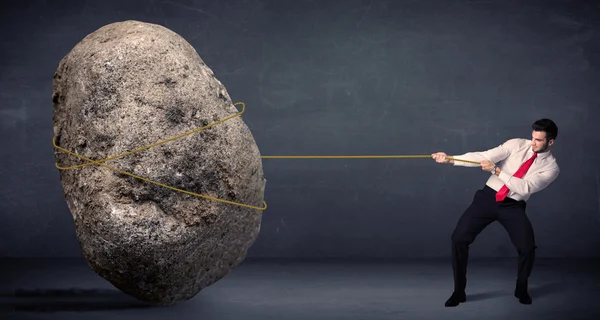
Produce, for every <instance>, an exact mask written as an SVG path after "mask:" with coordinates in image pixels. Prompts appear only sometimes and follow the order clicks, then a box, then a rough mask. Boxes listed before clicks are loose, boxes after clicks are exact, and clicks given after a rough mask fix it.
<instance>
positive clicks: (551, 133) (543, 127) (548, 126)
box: [531, 119, 558, 141]
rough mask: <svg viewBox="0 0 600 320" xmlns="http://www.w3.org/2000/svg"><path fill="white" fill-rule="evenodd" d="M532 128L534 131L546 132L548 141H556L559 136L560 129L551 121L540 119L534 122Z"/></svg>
mask: <svg viewBox="0 0 600 320" xmlns="http://www.w3.org/2000/svg"><path fill="white" fill-rule="evenodd" d="M531 128H532V129H533V131H543V132H546V140H547V141H550V140H552V139H556V136H558V127H557V126H556V123H554V121H552V120H550V119H540V120H538V121H536V122H534V123H533V125H532V126H531Z"/></svg>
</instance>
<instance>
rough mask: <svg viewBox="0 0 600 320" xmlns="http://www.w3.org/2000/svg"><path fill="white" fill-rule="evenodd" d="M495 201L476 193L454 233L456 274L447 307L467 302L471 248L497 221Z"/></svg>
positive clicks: (454, 268) (453, 251) (454, 270)
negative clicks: (482, 233)
mask: <svg viewBox="0 0 600 320" xmlns="http://www.w3.org/2000/svg"><path fill="white" fill-rule="evenodd" d="M492 201H494V199H493V198H492V197H489V196H488V195H485V194H483V193H482V192H481V191H480V190H478V191H477V192H476V193H475V196H474V197H473V202H472V203H471V205H470V206H469V207H468V208H467V210H465V212H464V213H463V214H462V216H461V217H460V219H459V220H458V222H457V224H456V227H455V229H454V232H453V233H452V237H451V239H452V270H453V272H454V293H453V294H452V296H451V297H450V298H449V299H448V301H446V306H447V307H454V306H457V305H458V304H459V303H460V302H464V301H466V294H465V289H466V286H467V263H468V260H469V246H470V245H471V244H472V243H473V241H475V238H476V237H477V235H479V233H481V231H483V229H485V227H487V226H488V225H489V224H490V223H492V222H494V221H495V220H496V212H495V211H494V207H493V202H492Z"/></svg>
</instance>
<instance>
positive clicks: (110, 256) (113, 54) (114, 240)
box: [52, 21, 266, 305]
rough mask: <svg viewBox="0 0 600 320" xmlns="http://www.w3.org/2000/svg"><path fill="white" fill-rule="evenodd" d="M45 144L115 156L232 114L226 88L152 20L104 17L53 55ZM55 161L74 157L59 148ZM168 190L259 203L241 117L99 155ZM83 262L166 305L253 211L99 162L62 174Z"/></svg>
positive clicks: (257, 218)
mask: <svg viewBox="0 0 600 320" xmlns="http://www.w3.org/2000/svg"><path fill="white" fill-rule="evenodd" d="M52 100H53V107H54V138H55V141H56V144H57V145H58V146H60V147H62V148H65V149H67V150H69V151H71V152H76V153H77V154H79V155H81V156H84V157H87V158H89V159H93V160H100V159H106V158H108V157H112V156H116V155H120V154H123V153H125V152H128V151H132V150H135V149H137V148H140V147H144V146H147V145H151V144H153V143H157V142H159V141H163V140H165V139H168V138H171V137H175V136H178V135H181V134H184V133H187V132H189V131H191V130H194V129H197V128H200V127H203V126H205V125H207V124H209V123H213V122H215V121H219V120H221V119H224V118H226V117H229V116H232V115H234V114H235V113H236V112H239V111H240V110H241V109H239V110H238V109H237V108H236V107H235V106H234V105H233V103H232V101H231V98H230V97H229V94H228V93H227V90H226V89H225V87H224V86H223V85H222V84H221V82H219V80H217V79H216V78H215V76H214V75H213V72H212V70H211V69H210V68H209V67H207V66H206V65H205V63H204V62H203V61H202V59H201V58H200V57H199V56H198V54H197V53H196V51H195V50H194V48H193V47H192V46H191V45H190V44H189V43H187V42H186V41H185V40H184V39H183V38H182V37H180V36H179V35H177V34H176V33H174V32H172V31H171V30H169V29H166V28H164V27H162V26H159V25H155V24H149V23H143V22H139V21H123V22H118V23H112V24H109V25H106V26H104V27H102V28H100V29H98V30H96V31H95V32H93V33H91V34H89V35H88V36H87V37H85V38H84V39H83V40H82V41H81V42H79V43H78V44H77V45H76V46H75V47H74V48H73V49H72V51H71V52H69V53H68V54H67V55H66V56H65V57H64V58H63V59H62V60H61V61H60V63H59V65H58V68H57V70H56V73H55V74H54V82H53V96H52ZM55 159H56V162H57V165H58V166H62V167H69V166H74V165H78V164H83V163H85V161H84V160H81V159H79V158H77V157H74V156H72V155H69V154H68V153H65V152H63V151H60V150H59V149H56V150H55ZM105 164H106V165H108V166H111V167H114V168H117V169H119V170H123V171H126V172H129V173H132V174H135V175H138V176H141V177H144V178H147V179H151V180H154V181H157V182H160V183H163V184H166V185H168V186H172V187H175V188H179V189H183V190H186V191H191V192H194V193H199V194H202V195H207V196H212V197H216V198H221V199H226V200H230V201H235V202H239V203H244V204H248V205H252V206H257V207H262V206H263V198H264V188H265V183H266V180H265V179H264V177H263V169H262V162H261V158H260V153H259V150H258V147H257V145H256V142H255V141H254V138H253V136H252V134H251V132H250V130H249V129H248V127H247V126H246V124H245V123H244V122H243V120H242V118H241V116H238V117H235V118H232V119H230V120H227V121H225V122H224V123H220V124H217V125H215V126H213V127H211V128H209V129H206V130H203V131H200V132H197V133H194V134H191V135H188V136H186V137H184V138H181V139H178V140H175V141H171V142H167V143H166V144H162V145H159V146H155V147H152V148H150V149H146V150H144V151H141V152H138V153H135V154H132V155H127V156H124V157H121V158H118V159H115V160H110V161H107V162H105ZM60 180H61V183H62V187H63V191H64V195H65V198H66V201H67V205H68V207H69V209H70V211H71V213H72V216H73V219H74V221H75V227H76V233H77V237H78V240H79V244H80V246H81V248H82V251H83V254H84V256H85V258H86V259H87V261H88V264H89V265H90V267H91V268H92V269H93V270H94V271H95V272H96V273H98V274H99V275H100V276H102V277H103V278H105V279H106V280H108V281H109V282H111V283H112V284H113V285H114V286H115V287H116V288H118V289H120V290H121V291H123V292H125V293H127V294H129V295H131V296H134V297H136V298H138V299H140V300H143V301H148V302H151V303H154V304H159V305H171V304H174V303H176V302H177V301H182V300H187V299H190V298H192V297H194V296H195V295H196V294H198V293H199V292H200V291H201V290H202V289H203V288H205V287H207V286H209V285H211V284H213V283H215V282H216V281H218V280H220V279H221V278H223V277H224V276H226V275H227V274H228V273H229V272H230V271H231V270H232V269H233V268H235V267H236V266H237V265H239V264H240V263H241V262H242V261H243V260H244V259H245V257H246V254H247V250H248V249H249V247H250V246H251V245H252V244H253V243H254V241H255V239H256V237H257V235H258V233H259V230H260V223H261V218H262V212H263V211H261V210H256V209H253V208H247V207H243V206H238V205H234V204H229V203H223V202H219V201H214V200H210V199H204V198H201V197H197V196H194V195H189V194H186V193H182V192H178V191H174V190H171V189H168V188H164V187H162V186H158V185H155V184H152V183H149V182H147V181H143V180H140V179H136V178H133V177H130V176H127V175H124V174H121V173H118V172H116V171H113V170H110V169H108V168H105V167H102V166H99V165H87V166H83V167H79V168H75V169H71V170H61V171H60Z"/></svg>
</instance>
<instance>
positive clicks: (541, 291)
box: [467, 282, 565, 301]
mask: <svg viewBox="0 0 600 320" xmlns="http://www.w3.org/2000/svg"><path fill="white" fill-rule="evenodd" d="M564 288H565V286H564V284H561V283H560V282H549V283H544V284H540V285H535V286H532V285H530V287H529V294H530V295H531V297H532V298H534V299H535V298H540V297H544V296H546V295H551V294H554V293H560V292H564ZM507 295H513V291H510V292H507V291H506V290H493V291H488V292H479V293H473V294H469V293H467V301H481V300H487V299H493V298H498V297H504V296H507Z"/></svg>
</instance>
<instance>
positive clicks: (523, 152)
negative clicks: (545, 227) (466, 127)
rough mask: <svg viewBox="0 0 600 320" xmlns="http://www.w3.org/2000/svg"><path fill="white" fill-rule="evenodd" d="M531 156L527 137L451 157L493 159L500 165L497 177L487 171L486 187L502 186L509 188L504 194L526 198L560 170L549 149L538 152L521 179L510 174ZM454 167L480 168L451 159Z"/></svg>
mask: <svg viewBox="0 0 600 320" xmlns="http://www.w3.org/2000/svg"><path fill="white" fill-rule="evenodd" d="M532 156H533V150H532V148H531V140H528V139H521V138H515V139H510V140H507V141H506V142H504V143H503V144H501V145H499V146H498V147H495V148H493V149H490V150H487V151H478V152H468V153H465V154H462V155H457V156H452V157H453V158H456V159H463V160H470V161H483V160H489V161H492V162H494V163H495V164H497V165H498V167H499V168H500V170H501V171H500V174H499V175H498V176H497V175H495V174H491V173H490V175H491V176H490V178H489V179H488V181H487V182H486V185H488V186H489V187H490V188H492V189H494V190H496V191H498V190H500V188H502V186H504V185H506V186H507V187H508V189H509V193H508V195H507V197H509V198H513V199H515V200H525V201H527V200H528V199H529V197H530V196H531V195H532V194H534V193H536V192H539V191H542V190H543V189H544V188H546V187H547V186H548V185H550V183H552V182H553V181H554V180H556V178H557V177H558V173H559V172H560V170H559V168H558V163H557V162H556V159H555V158H554V156H553V155H552V153H551V152H550V151H546V152H543V153H538V155H537V158H536V159H535V160H534V162H533V164H532V165H531V167H530V168H529V170H528V171H527V173H525V175H524V176H523V177H522V178H517V177H514V176H513V175H514V174H515V173H516V172H517V170H519V168H520V167H521V165H522V164H523V163H524V162H526V161H527V160H529V158H531V157H532ZM454 165H455V166H463V167H481V166H480V165H479V164H474V163H469V162H462V161H454Z"/></svg>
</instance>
